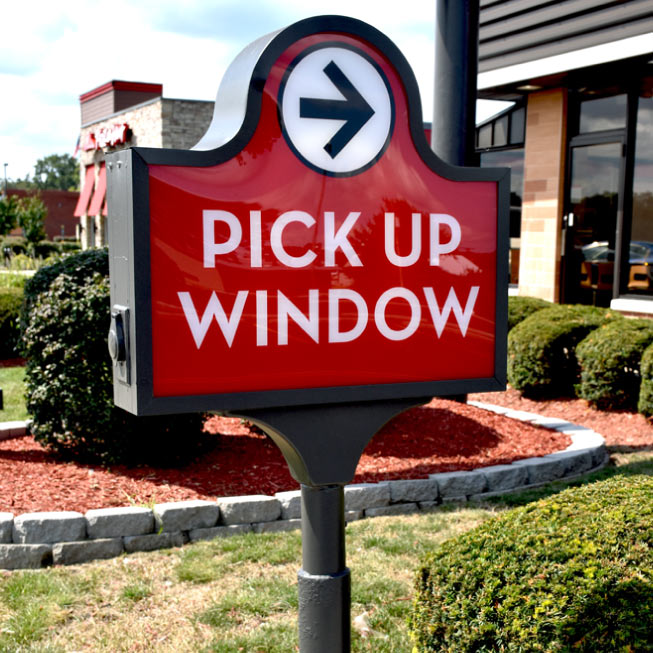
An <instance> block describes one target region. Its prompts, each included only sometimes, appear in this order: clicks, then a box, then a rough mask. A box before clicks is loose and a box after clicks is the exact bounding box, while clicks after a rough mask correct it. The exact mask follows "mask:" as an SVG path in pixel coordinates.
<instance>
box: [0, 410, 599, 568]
mask: <svg viewBox="0 0 653 653" xmlns="http://www.w3.org/2000/svg"><path fill="white" fill-rule="evenodd" d="M469 403H470V405H473V406H476V407H477V408H482V409H484V410H489V411H492V412H494V413H498V414H500V415H504V416H505V417H509V418H511V419H516V420H519V421H523V422H529V423H531V424H534V425H537V426H543V427H545V428H550V429H553V430H556V431H559V432H560V433H565V434H567V435H569V436H571V440H572V443H571V445H570V446H569V447H567V448H566V449H565V450H564V451H559V452H557V453H552V454H549V455H547V456H542V457H540V458H527V459H524V460H517V461H515V462H514V463H512V464H510V465H493V466H491V467H481V468H478V469H474V470H471V471H459V472H445V473H440V474H431V475H430V476H429V477H428V478H425V479H409V480H402V481H381V482H379V483H361V484H352V485H348V486H346V487H345V511H346V519H347V521H355V520H358V519H363V518H366V517H379V516H387V515H405V514H411V513H415V512H420V511H431V510H436V509H440V508H441V507H442V506H447V505H456V504H462V503H466V502H468V501H470V502H480V501H484V500H486V499H489V498H492V497H496V496H501V495H504V494H507V493H512V492H519V491H523V490H525V489H529V488H533V487H537V486H540V485H545V484H547V483H550V482H551V481H555V480H558V479H563V478H564V479H569V478H572V477H575V476H580V475H583V474H586V473H588V472H591V471H595V470H597V469H600V468H601V467H603V466H604V465H605V464H606V463H607V462H608V459H609V456H608V453H607V450H606V448H605V440H604V439H603V437H602V436H600V435H599V434H598V433H595V432H594V431H592V430H591V429H588V428H585V427H583V426H578V425H577V424H572V423H571V422H567V421H565V420H562V419H557V418H555V417H543V416H541V415H536V414H535V413H526V412H523V411H516V410H511V409H509V408H504V407H501V406H494V405H492V404H485V403H481V402H476V401H470V402H469ZM7 424H9V425H11V426H10V427H9V428H7V429H5V430H4V432H8V431H9V429H11V430H12V432H13V433H20V435H24V434H25V425H24V423H18V424H21V425H22V427H23V429H24V430H23V431H22V432H21V431H20V429H19V428H18V427H17V426H16V424H17V423H15V422H9V423H5V424H0V440H2V439H7V437H19V436H18V435H7V436H5V437H3V428H2V427H3V426H6V425H7ZM300 496H301V493H300V491H299V490H295V491H290V492H277V493H276V494H275V496H274V497H269V496H264V495H254V496H241V497H221V498H218V499H217V500H216V501H200V500H196V501H177V502H171V503H160V504H156V505H155V506H154V507H153V508H145V507H135V506H132V507H126V508H102V509H98V510H89V511H87V512H86V513H85V514H82V513H79V512H35V513H27V514H23V515H18V516H14V515H13V514H12V513H0V569H27V568H40V567H44V566H47V565H51V564H55V565H68V564H78V563H80V562H87V561H90V560H98V559H103V558H112V557H115V556H118V555H120V554H122V553H132V552H135V551H153V550H155V549H162V548H170V547H179V546H182V545H183V544H185V543H186V542H196V541H198V540H205V539H212V538H215V537H225V536H229V535H234V534H238V533H247V532H254V533H276V532H280V531H288V530H295V529H298V528H300V526H301V514H300V513H301V499H300Z"/></svg>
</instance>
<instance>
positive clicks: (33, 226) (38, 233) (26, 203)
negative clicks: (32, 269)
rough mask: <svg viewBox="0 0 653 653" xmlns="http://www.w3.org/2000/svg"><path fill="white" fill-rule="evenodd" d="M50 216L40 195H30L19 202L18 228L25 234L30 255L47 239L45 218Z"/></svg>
mask: <svg viewBox="0 0 653 653" xmlns="http://www.w3.org/2000/svg"><path fill="white" fill-rule="evenodd" d="M47 214H48V209H47V208H46V206H45V204H44V203H43V200H42V199H41V198H40V197H39V196H38V195H28V196H26V197H21V198H20V199H19V200H18V226H19V227H21V228H22V230H23V231H24V233H25V240H26V241H27V244H28V249H29V251H30V253H32V254H33V253H34V248H35V246H36V245H37V244H38V243H40V242H41V241H42V240H44V239H45V228H44V226H43V225H44V223H45V216H46V215H47Z"/></svg>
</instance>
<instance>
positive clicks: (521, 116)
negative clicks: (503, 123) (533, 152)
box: [510, 107, 526, 145]
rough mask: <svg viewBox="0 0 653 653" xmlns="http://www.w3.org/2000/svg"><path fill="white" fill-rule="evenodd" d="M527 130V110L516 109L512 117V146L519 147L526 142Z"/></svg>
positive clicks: (522, 108)
mask: <svg viewBox="0 0 653 653" xmlns="http://www.w3.org/2000/svg"><path fill="white" fill-rule="evenodd" d="M525 128H526V109H525V108H524V107H520V108H519V109H515V110H514V111H513V112H512V114H511V116H510V144H511V145H517V144H520V145H521V144H522V143H523V142H524V135H525Z"/></svg>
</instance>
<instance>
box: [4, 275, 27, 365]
mask: <svg viewBox="0 0 653 653" xmlns="http://www.w3.org/2000/svg"><path fill="white" fill-rule="evenodd" d="M22 304H23V290H22V288H2V289H0V358H15V357H16V356H18V344H19V342H20V307H21V306H22Z"/></svg>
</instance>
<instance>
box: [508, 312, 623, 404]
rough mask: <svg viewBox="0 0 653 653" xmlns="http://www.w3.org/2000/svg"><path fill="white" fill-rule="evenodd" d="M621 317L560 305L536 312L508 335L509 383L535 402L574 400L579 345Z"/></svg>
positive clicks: (610, 313)
mask: <svg viewBox="0 0 653 653" xmlns="http://www.w3.org/2000/svg"><path fill="white" fill-rule="evenodd" d="M611 319H618V320H623V319H624V318H622V317H621V316H620V315H619V314H617V313H613V312H611V311H609V310H608V309H606V308H598V307H594V306H575V305H574V306H569V305H559V306H552V307H551V308H545V309H543V310H541V311H537V312H536V313H534V314H533V315H531V316H530V317H527V318H526V319H525V320H524V321H523V322H520V323H519V324H518V325H517V326H516V327H515V328H514V329H512V331H510V333H509V334H508V381H509V383H510V384H511V385H512V387H513V388H515V389H516V390H519V391H520V392H521V393H522V394H523V395H525V396H528V397H533V398H542V397H553V396H558V397H562V396H570V397H573V396H574V386H575V384H576V383H577V381H578V374H579V370H578V363H577V362H576V355H575V350H576V345H577V344H578V343H579V342H580V341H581V340H583V339H584V338H585V337H586V336H587V335H588V334H589V333H590V331H592V330H594V329H596V328H597V327H599V326H601V325H602V324H605V323H606V322H607V321H609V320H611Z"/></svg>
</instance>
